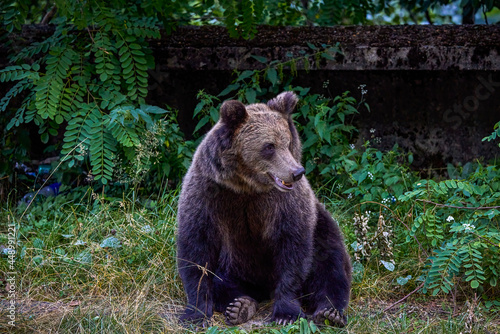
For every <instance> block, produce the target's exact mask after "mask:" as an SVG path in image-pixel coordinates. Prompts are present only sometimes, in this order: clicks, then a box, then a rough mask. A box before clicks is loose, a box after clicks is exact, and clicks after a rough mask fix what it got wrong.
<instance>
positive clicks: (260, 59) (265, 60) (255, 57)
mask: <svg viewBox="0 0 500 334" xmlns="http://www.w3.org/2000/svg"><path fill="white" fill-rule="evenodd" d="M251 57H252V58H254V59H255V60H257V61H258V62H260V63H263V64H267V58H266V57H262V56H254V55H252V56H251Z"/></svg>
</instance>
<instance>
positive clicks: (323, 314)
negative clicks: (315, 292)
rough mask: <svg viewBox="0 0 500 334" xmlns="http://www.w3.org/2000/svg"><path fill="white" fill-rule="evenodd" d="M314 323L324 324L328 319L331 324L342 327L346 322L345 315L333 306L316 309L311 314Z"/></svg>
mask: <svg viewBox="0 0 500 334" xmlns="http://www.w3.org/2000/svg"><path fill="white" fill-rule="evenodd" d="M313 319H314V323H315V324H317V325H324V324H325V321H326V320H328V321H329V322H330V325H331V326H335V327H344V326H345V325H346V324H347V317H346V316H345V315H344V314H343V313H342V311H339V310H337V309H335V308H334V307H330V308H328V307H327V308H323V309H320V310H319V311H316V313H314V315H313Z"/></svg>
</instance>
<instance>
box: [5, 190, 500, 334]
mask: <svg viewBox="0 0 500 334" xmlns="http://www.w3.org/2000/svg"><path fill="white" fill-rule="evenodd" d="M176 196H177V193H172V194H167V195H166V196H164V197H163V198H161V199H160V200H157V201H154V202H151V201H144V202H142V203H138V202H137V201H135V200H130V199H123V198H122V199H116V198H115V199H105V198H102V197H99V196H96V195H94V197H93V198H89V199H86V200H82V198H78V197H77V196H75V197H76V198H75V199H73V200H72V199H70V198H63V197H61V198H59V199H57V198H55V199H52V200H51V201H52V202H51V201H48V202H47V203H44V204H43V205H40V206H36V207H34V208H32V209H31V210H30V211H29V212H28V213H27V215H25V216H24V217H23V218H22V220H18V221H17V223H18V224H19V225H18V226H19V227H20V229H19V230H18V233H19V241H20V244H19V249H18V250H17V251H18V257H17V258H16V264H15V265H16V270H17V272H18V275H17V276H16V283H15V284H16V293H17V295H16V297H17V304H16V327H15V328H11V327H9V326H8V324H7V321H8V318H7V315H8V310H7V306H8V300H7V294H6V293H5V289H6V288H7V282H6V281H5V278H6V275H7V274H6V272H8V271H10V270H9V268H8V263H7V262H6V257H4V256H3V257H1V259H0V260H1V261H0V271H1V272H2V273H4V274H3V275H2V276H3V277H2V278H3V280H4V281H3V282H2V281H1V280H0V289H1V290H0V300H1V301H0V333H2V332H7V331H9V332H13V333H193V332H196V331H199V330H201V331H208V332H209V333H270V332H272V331H273V330H277V331H276V332H274V333H307V331H306V329H305V328H302V329H301V326H302V325H303V324H302V325H301V324H294V325H291V326H288V327H285V328H283V327H272V326H269V325H267V324H266V323H267V322H266V320H267V319H268V317H269V314H270V309H271V305H270V304H269V303H267V304H263V305H261V308H260V309H259V313H258V315H257V316H256V317H255V319H253V320H252V321H250V322H249V323H248V324H245V325H243V326H241V327H240V328H227V327H226V326H225V324H224V319H223V316H222V315H221V314H216V315H215V316H214V318H213V320H212V323H211V324H210V325H211V326H214V327H212V328H210V329H199V328H198V329H196V328H182V327H180V326H179V324H178V322H177V315H178V313H179V312H181V311H182V308H183V304H184V294H183V290H182V286H181V282H180V280H179V278H178V276H177V271H176V261H175V212H176V198H177V197H176ZM336 216H337V217H338V218H339V220H340V221H341V223H344V224H341V225H344V227H345V226H346V225H347V224H346V222H347V221H348V219H350V218H349V217H350V215H349V212H348V209H345V208H340V209H338V210H337V215H336ZM7 217H9V218H7ZM16 217H20V216H19V215H18V213H16V212H13V211H10V210H4V211H2V213H1V215H0V222H7V221H9V220H10V221H12V220H14V221H15V219H19V218H16ZM5 232H6V231H4V230H3V228H0V233H1V234H0V245H1V244H2V243H5V240H4V239H5V238H4V239H1V238H3V234H4V233H5ZM344 232H345V233H346V235H347V236H349V233H351V232H350V231H349V230H348V229H347V230H345V231H344ZM68 235H72V236H71V237H68ZM110 237H114V238H116V239H117V240H119V243H118V244H116V245H115V246H116V247H115V246H113V247H102V245H103V244H102V242H103V240H105V239H107V238H110ZM416 262H418V261H414V260H408V262H407V263H401V264H400V265H399V266H398V267H400V268H404V269H400V270H399V271H396V272H388V271H387V270H385V269H383V268H378V267H377V266H373V268H371V269H370V268H367V269H366V270H365V271H363V272H362V273H358V274H357V275H355V282H354V285H353V291H352V299H353V300H352V303H351V305H350V308H349V312H348V314H349V324H348V326H347V327H346V328H344V329H331V328H322V329H321V332H323V333H337V332H338V333H341V332H342V333H410V332H411V333H413V332H414V333H432V334H436V333H457V334H458V333H498V332H500V324H499V321H498V318H494V316H495V314H494V313H487V312H486V311H485V309H484V307H483V306H482V304H480V303H479V302H478V301H477V300H473V299H470V298H469V299H467V298H462V299H461V300H460V301H456V300H455V301H453V300H449V299H448V298H443V297H432V298H431V297H426V295H422V294H415V295H413V296H412V297H410V298H409V299H408V300H407V301H405V303H404V304H402V305H397V306H396V307H394V308H392V309H391V310H389V311H388V312H383V309H384V308H385V307H387V306H388V305H390V304H391V302H393V301H395V300H397V299H398V298H400V297H402V296H404V295H405V294H406V293H408V292H409V291H411V290H413V289H414V287H415V286H416V285H418V284H417V282H415V281H414V280H412V281H411V282H410V283H408V285H407V286H404V287H401V286H399V285H397V284H395V283H394V281H395V279H396V278H397V277H398V276H404V275H407V274H409V273H413V274H414V273H415V272H418V270H419V269H418V264H417V263H416ZM463 296H466V294H465V293H464V294H463ZM454 303H455V304H454ZM215 327H217V328H215ZM302 327H303V326H302ZM301 330H302V331H301Z"/></svg>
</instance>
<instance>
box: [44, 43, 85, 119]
mask: <svg viewBox="0 0 500 334" xmlns="http://www.w3.org/2000/svg"><path fill="white" fill-rule="evenodd" d="M66 46H67V47H68V48H56V49H54V50H53V51H51V53H50V55H49V56H48V57H47V60H46V65H47V66H46V74H45V76H44V77H42V78H41V79H40V80H38V81H37V82H36V83H35V88H34V90H35V91H36V102H35V106H36V109H37V113H38V115H40V116H41V117H42V118H43V119H47V118H50V119H54V117H55V116H56V114H57V113H58V105H59V103H60V99H61V95H62V91H63V88H64V86H65V84H64V82H65V81H66V80H67V76H68V70H69V69H70V66H71V64H72V63H73V60H74V59H76V58H77V57H78V56H77V55H76V54H75V52H74V51H73V50H71V49H70V48H69V45H66Z"/></svg>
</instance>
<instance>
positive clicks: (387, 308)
mask: <svg viewBox="0 0 500 334" xmlns="http://www.w3.org/2000/svg"><path fill="white" fill-rule="evenodd" d="M424 284H425V281H424V282H422V284H420V285H419V286H418V287H417V288H416V289H415V290H413V291H412V292H410V293H409V294H407V295H406V296H404V297H403V298H401V299H400V300H398V301H397V302H395V303H393V304H392V305H389V306H387V307H386V308H385V309H384V310H383V311H382V312H385V311H387V310H390V309H391V308H393V307H394V306H396V305H398V304H399V303H402V302H403V301H405V299H406V298H408V297H410V296H411V295H413V294H414V293H415V292H417V291H418V290H420V289H422V287H423V286H424Z"/></svg>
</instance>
